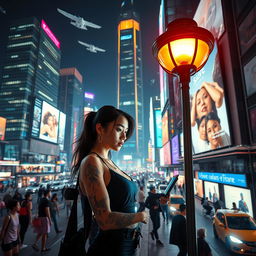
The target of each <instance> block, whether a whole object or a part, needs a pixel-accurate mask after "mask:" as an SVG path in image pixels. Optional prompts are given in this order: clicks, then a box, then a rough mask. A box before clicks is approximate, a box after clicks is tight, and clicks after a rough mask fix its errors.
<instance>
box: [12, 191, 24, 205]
mask: <svg viewBox="0 0 256 256" xmlns="http://www.w3.org/2000/svg"><path fill="white" fill-rule="evenodd" d="M12 198H13V199H14V200H17V201H18V202H19V203H21V201H22V200H23V198H22V195H21V193H20V192H19V190H18V189H16V191H15V193H14V196H13V197H12Z"/></svg>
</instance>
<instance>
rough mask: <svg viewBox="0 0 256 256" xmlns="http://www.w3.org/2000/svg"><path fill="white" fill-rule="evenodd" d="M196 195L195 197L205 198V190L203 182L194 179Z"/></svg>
mask: <svg viewBox="0 0 256 256" xmlns="http://www.w3.org/2000/svg"><path fill="white" fill-rule="evenodd" d="M194 193H195V195H197V196H199V197H203V196H204V190H203V181H202V180H199V179H194Z"/></svg>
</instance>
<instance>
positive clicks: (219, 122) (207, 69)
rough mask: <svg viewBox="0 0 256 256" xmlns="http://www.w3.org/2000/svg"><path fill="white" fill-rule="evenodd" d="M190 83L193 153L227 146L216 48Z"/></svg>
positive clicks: (227, 125)
mask: <svg viewBox="0 0 256 256" xmlns="http://www.w3.org/2000/svg"><path fill="white" fill-rule="evenodd" d="M190 84H191V86H190V98H191V99H192V102H191V133H192V143H193V153H194V154H197V153H201V152H205V151H209V150H215V149H218V148H222V147H226V146H229V145H230V144H231V142H230V131H229V123H228V118H227V110H226V101H225V91H224V86H223V79H222V75H221V69H220V62H219V55H218V52H217V47H216V45H215V47H214V49H213V52H212V54H211V55H210V57H209V59H208V61H207V63H206V65H205V66H204V67H203V68H202V69H201V70H200V71H199V72H198V73H196V74H195V75H194V76H193V77H192V78H191V83H190Z"/></svg>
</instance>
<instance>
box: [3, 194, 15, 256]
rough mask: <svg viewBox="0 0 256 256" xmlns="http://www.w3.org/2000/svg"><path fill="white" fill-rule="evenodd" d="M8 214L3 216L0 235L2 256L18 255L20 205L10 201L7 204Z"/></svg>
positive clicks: (12, 200)
mask: <svg viewBox="0 0 256 256" xmlns="http://www.w3.org/2000/svg"><path fill="white" fill-rule="evenodd" d="M7 208H8V209H9V213H8V215H7V216H5V218H4V221H3V226H2V229H1V233H0V241H1V243H2V245H1V247H2V251H3V253H4V256H18V255H19V243H20V242H19V215H18V212H19V210H20V203H19V202H18V201H17V200H15V199H10V200H9V201H8V204H7Z"/></svg>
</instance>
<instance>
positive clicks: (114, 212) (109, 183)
mask: <svg viewBox="0 0 256 256" xmlns="http://www.w3.org/2000/svg"><path fill="white" fill-rule="evenodd" d="M133 128H134V121H133V118H132V117H131V116H130V115H128V114H127V113H125V112H123V111H121V110H119V109H116V108H115V107H113V106H104V107H102V108H100V109H99V110H98V111H97V112H90V113H89V114H88V116H87V117H86V119H85V122H84V128H83V131H82V133H81V135H80V138H79V139H78V141H77V143H76V150H75V152H74V155H73V163H74V164H73V174H77V173H78V172H79V186H80V190H81V193H82V195H84V196H86V197H87V198H88V201H89V203H90V206H91V209H92V211H93V214H94V217H95V220H96V222H97V224H98V226H99V232H98V234H97V237H96V238H95V239H94V241H93V243H92V244H91V245H90V247H89V249H88V252H87V255H89V256H92V255H95V256H96V255H112V256H115V255H116V256H132V255H135V252H136V246H137V239H135V238H136V237H137V236H136V230H137V229H136V227H137V225H138V223H140V222H143V223H147V221H148V214H147V213H146V212H145V211H143V212H135V201H136V199H135V198H136V194H137V185H136V183H135V182H134V181H133V180H132V178H131V177H130V176H128V175H127V174H126V173H125V172H123V171H122V170H120V169H119V167H118V166H116V165H115V163H114V162H113V161H112V160H111V159H110V151H111V150H115V151H119V150H120V149H121V147H122V146H123V144H124V143H125V142H126V140H127V139H129V138H130V137H131V135H132V132H133Z"/></svg>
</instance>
